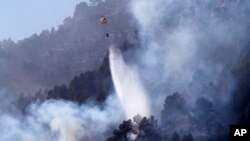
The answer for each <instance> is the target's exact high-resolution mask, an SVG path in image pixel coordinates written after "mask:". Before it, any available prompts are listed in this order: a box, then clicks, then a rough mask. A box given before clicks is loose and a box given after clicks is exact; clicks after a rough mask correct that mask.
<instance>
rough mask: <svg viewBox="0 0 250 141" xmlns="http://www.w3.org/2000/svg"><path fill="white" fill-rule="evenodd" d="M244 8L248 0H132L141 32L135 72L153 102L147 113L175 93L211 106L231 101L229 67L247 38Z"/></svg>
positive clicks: (233, 62) (235, 59) (231, 83)
mask: <svg viewBox="0 0 250 141" xmlns="http://www.w3.org/2000/svg"><path fill="white" fill-rule="evenodd" d="M247 6H249V2H245V1H222V0H221V1H220V0H217V1H213V0H206V1H199V0H184V1H183V0H146V1H145V0H132V1H131V3H130V7H131V13H132V14H133V16H134V17H135V19H136V20H137V23H138V26H139V28H140V31H141V32H140V39H141V45H142V48H141V50H140V51H139V52H138V53H137V60H138V62H139V63H138V65H140V67H139V68H142V69H140V70H139V72H140V75H141V76H142V78H143V82H144V83H145V85H146V86H147V87H146V88H147V90H148V91H149V92H150V95H151V99H153V101H157V102H154V103H152V105H153V110H152V111H157V110H156V109H159V107H161V105H162V103H163V100H164V98H165V97H166V95H170V94H172V93H174V92H180V93H183V94H185V96H186V97H187V99H188V100H189V101H190V102H191V103H195V100H196V99H197V98H198V97H201V96H203V97H206V98H209V99H210V100H212V101H213V102H215V104H226V103H228V102H230V100H231V94H232V92H233V89H234V85H235V79H234V76H233V74H232V69H233V67H234V65H235V63H236V62H237V60H238V59H239V57H240V56H241V55H242V53H243V52H244V46H245V44H246V41H247V39H246V37H247V36H246V32H245V30H246V27H247V25H248V23H249V21H248V20H247V13H246V11H247V10H248V8H247ZM158 111H159V110H158ZM153 114H154V115H157V114H159V112H158V113H153Z"/></svg>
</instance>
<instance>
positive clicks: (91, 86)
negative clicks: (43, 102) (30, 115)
mask: <svg viewBox="0 0 250 141" xmlns="http://www.w3.org/2000/svg"><path fill="white" fill-rule="evenodd" d="M112 85H113V83H112V80H111V74H110V70H109V61H108V55H107V56H106V57H105V58H104V61H103V64H102V65H101V67H100V68H99V69H98V70H95V71H87V72H85V73H81V74H80V75H79V76H75V77H74V78H73V79H72V80H71V81H70V83H69V85H68V86H66V85H61V86H55V87H54V88H53V89H52V90H49V91H48V96H47V99H65V100H70V101H75V102H78V103H83V102H85V101H86V100H96V101H98V102H103V101H104V100H105V99H106V97H107V96H108V95H109V93H110V90H111V89H112V87H113V86H112Z"/></svg>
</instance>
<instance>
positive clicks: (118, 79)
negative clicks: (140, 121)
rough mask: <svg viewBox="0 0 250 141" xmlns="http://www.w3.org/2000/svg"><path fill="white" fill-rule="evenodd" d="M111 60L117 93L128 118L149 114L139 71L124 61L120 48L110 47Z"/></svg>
mask: <svg viewBox="0 0 250 141" xmlns="http://www.w3.org/2000/svg"><path fill="white" fill-rule="evenodd" d="M109 60H110V70H111V74H112V79H113V83H114V86H115V90H116V94H117V96H118V98H119V100H120V102H121V105H122V108H123V110H124V112H125V115H126V118H127V119H129V118H132V117H134V116H135V115H137V114H140V115H142V116H149V114H150V106H149V102H148V99H147V94H146V91H145V90H144V88H143V86H142V84H141V82H140V79H139V76H138V74H137V72H136V71H135V70H134V69H132V67H130V66H129V65H127V64H126V63H125V62H124V60H123V57H122V55H121V52H120V50H119V49H118V48H115V47H113V46H111V47H110V50H109Z"/></svg>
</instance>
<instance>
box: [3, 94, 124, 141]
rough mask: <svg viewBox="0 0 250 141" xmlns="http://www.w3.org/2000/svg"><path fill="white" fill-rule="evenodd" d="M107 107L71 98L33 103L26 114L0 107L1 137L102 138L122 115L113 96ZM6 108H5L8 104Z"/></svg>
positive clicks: (10, 140) (34, 140) (31, 140)
mask: <svg viewBox="0 0 250 141" xmlns="http://www.w3.org/2000/svg"><path fill="white" fill-rule="evenodd" d="M6 102H7V99H6ZM9 102H12V101H11V100H9ZM6 105H8V104H6ZM9 105H12V103H9ZM104 106H105V108H100V107H98V106H94V104H85V105H81V106H79V105H77V104H76V103H73V102H69V101H63V100H47V101H45V102H43V103H34V104H32V105H30V106H29V107H28V109H27V114H18V113H17V112H5V111H2V109H0V113H2V114H1V115H0V128H1V130H0V131H1V132H0V137H1V138H0V140H1V141H17V140H18V141H45V140H46V141H79V140H84V141H103V139H105V138H107V136H106V134H107V133H109V132H111V131H112V130H113V126H115V125H116V124H117V123H119V122H121V120H122V118H123V114H122V113H121V112H119V111H120V107H119V102H118V100H117V99H116V98H115V97H114V95H112V96H110V97H109V98H108V99H107V101H106V104H105V105H104ZM3 109H4V110H6V107H5V108H3ZM114 115H115V116H114Z"/></svg>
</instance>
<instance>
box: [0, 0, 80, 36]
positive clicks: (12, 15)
mask: <svg viewBox="0 0 250 141" xmlns="http://www.w3.org/2000/svg"><path fill="white" fill-rule="evenodd" d="M81 1H83V0H0V40H3V39H8V38H11V39H13V40H14V41H16V40H21V39H23V38H26V37H29V36H30V35H32V34H33V33H40V32H41V31H42V30H43V29H51V28H52V27H57V25H59V24H61V23H62V22H63V20H64V18H65V17H68V16H72V15H73V13H74V10H75V6H76V4H77V3H79V2H81Z"/></svg>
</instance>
